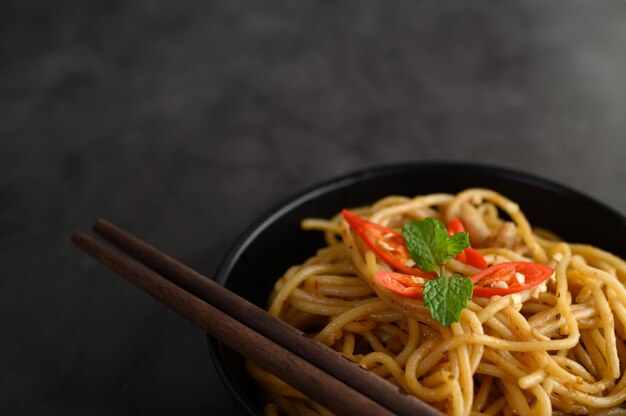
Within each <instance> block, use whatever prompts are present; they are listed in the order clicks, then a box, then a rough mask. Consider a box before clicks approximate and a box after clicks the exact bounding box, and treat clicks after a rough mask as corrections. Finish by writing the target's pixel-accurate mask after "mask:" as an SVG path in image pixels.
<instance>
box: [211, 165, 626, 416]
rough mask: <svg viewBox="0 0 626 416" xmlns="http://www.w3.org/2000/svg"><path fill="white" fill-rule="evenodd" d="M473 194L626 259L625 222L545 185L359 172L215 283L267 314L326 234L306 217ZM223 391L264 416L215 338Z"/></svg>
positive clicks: (250, 245)
mask: <svg viewBox="0 0 626 416" xmlns="http://www.w3.org/2000/svg"><path fill="white" fill-rule="evenodd" d="M470 187H483V188H490V189H493V190H496V191H498V192H500V193H502V194H503V195H505V196H506V197H508V198H510V199H512V200H513V201H515V202H517V203H519V204H520V207H521V208H522V210H523V211H524V213H525V214H526V215H527V217H528V219H529V221H530V222H531V224H533V225H534V226H541V227H543V228H546V229H549V230H551V231H554V232H556V233H557V234H558V235H560V236H561V237H563V238H564V239H566V240H568V241H573V242H581V243H588V244H592V245H595V246H598V247H601V248H603V249H605V250H608V251H611V252H613V253H614V254H616V255H619V256H621V257H626V245H625V244H624V243H623V237H622V236H623V235H624V233H625V232H626V218H624V216H622V215H620V214H619V213H617V212H615V211H614V210H612V209H610V208H608V207H606V206H605V205H602V204H601V203H599V202H597V201H595V200H593V199H591V198H589V197H587V196H585V195H582V194H580V193H579V192H576V191H573V190H571V189H568V188H566V187H564V186H561V185H558V184H555V183H553V182H550V181H546V180H544V179H540V178H537V177H534V176H530V175H526V174H523V173H519V172H515V171H511V170H507V169H501V168H495V167H487V166H478V165H470V164H458V163H415V164H404V165H394V166H386V167H380V168H375V169H370V170H366V171H361V172H357V173H354V174H350V175H347V176H343V177H340V178H338V179H335V180H332V181H329V182H326V183H323V184H321V185H318V186H316V187H314V188H311V189H309V190H307V191H305V192H303V193H301V194H300V195H297V196H296V197H294V198H292V199H290V200H288V201H286V202H284V203H283V204H281V205H279V206H278V207H277V208H276V209H275V210H273V211H271V212H270V213H268V214H266V215H265V216H263V217H262V218H261V219H260V220H259V221H258V222H257V223H256V224H254V225H253V226H252V227H251V228H250V229H248V230H247V231H246V232H245V233H244V234H243V236H242V237H241V238H240V239H239V240H238V242H237V243H236V244H235V245H234V246H233V247H232V249H231V250H230V252H229V253H228V255H227V256H226V257H225V259H224V260H223V262H222V264H221V265H220V267H219V269H218V271H217V274H216V280H217V281H218V282H219V283H220V284H222V285H224V286H226V287H227V288H228V289H230V290H232V291H233V292H235V293H238V294H239V295H241V296H243V297H244V298H246V299H248V300H250V301H251V302H253V303H255V304H256V305H258V306H260V307H262V308H265V306H266V302H267V298H268V295H269V293H270V291H271V288H272V286H273V284H274V282H275V280H276V279H277V278H278V277H280V276H282V274H283V273H284V272H285V270H286V269H287V268H288V267H290V266H291V265H294V264H298V263H300V262H302V261H303V260H305V259H306V258H308V257H310V256H312V255H313V254H314V253H315V251H316V250H317V249H318V248H320V247H321V246H322V245H323V244H324V241H323V238H322V233H319V232H314V231H303V230H301V229H300V225H299V224H300V221H301V220H302V219H303V218H306V217H321V218H326V217H330V216H332V215H333V214H335V213H337V212H338V211H340V210H341V209H342V208H346V207H353V206H358V205H365V204H370V203H372V202H374V201H376V200H377V199H379V198H381V197H383V196H386V195H391V194H397V195H407V196H413V195H419V194H427V193H434V192H448V193H456V192H458V191H461V190H463V189H466V188H470ZM209 344H210V347H211V351H212V353H213V358H214V362H215V364H216V367H217V369H218V371H219V372H220V375H221V377H222V379H223V380H224V383H225V384H226V386H227V387H228V389H229V390H230V392H231V393H232V394H233V396H234V397H235V400H236V401H237V402H239V403H240V404H241V406H242V407H243V409H245V411H247V412H248V413H249V414H251V415H258V414H262V411H261V409H262V407H261V401H260V398H259V388H258V387H257V385H256V384H255V382H254V380H252V379H251V378H250V377H249V376H248V374H247V373H246V370H245V368H244V360H243V358H242V357H241V356H240V355H238V354H237V353H235V352H234V351H232V350H231V349H230V348H228V347H226V346H224V345H222V344H220V343H219V342H217V341H216V340H215V339H213V338H212V337H209Z"/></svg>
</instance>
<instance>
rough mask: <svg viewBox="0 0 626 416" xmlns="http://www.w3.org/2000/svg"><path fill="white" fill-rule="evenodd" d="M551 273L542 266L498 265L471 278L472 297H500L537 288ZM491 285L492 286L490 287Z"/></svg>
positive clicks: (528, 264)
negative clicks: (502, 284)
mask: <svg viewBox="0 0 626 416" xmlns="http://www.w3.org/2000/svg"><path fill="white" fill-rule="evenodd" d="M517 273H519V275H517ZM552 273H554V270H553V269H552V268H551V267H548V266H545V265H543V264H537V263H527V262H520V261H514V262H507V263H499V264H496V265H495V266H491V267H489V268H488V269H486V270H483V271H482V272H480V273H477V274H475V275H474V276H472V282H473V283H474V296H476V297H480V298H489V297H491V296H494V295H500V296H502V295H508V294H510V293H515V292H520V291H522V290H526V289H530V288H532V287H535V286H537V285H538V284H539V283H541V282H543V281H544V280H546V279H547V278H548V277H550V276H551V275H552ZM518 276H519V277H520V280H522V281H521V282H520V280H518ZM521 276H523V279H522V278H521ZM497 282H504V283H506V284H507V286H508V287H496V286H495V285H496V284H497ZM492 285H494V286H493V287H492Z"/></svg>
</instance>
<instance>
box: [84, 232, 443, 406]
mask: <svg viewBox="0 0 626 416" xmlns="http://www.w3.org/2000/svg"><path fill="white" fill-rule="evenodd" d="M93 228H94V231H95V232H96V233H97V234H99V235H100V236H102V237H103V238H104V239H106V240H107V241H109V242H110V243H111V244H113V245H114V246H116V247H117V248H119V249H120V250H121V252H119V251H116V250H114V249H112V248H110V247H109V246H107V245H105V244H103V243H101V242H99V241H98V240H96V239H94V238H92V237H91V236H89V235H87V234H85V233H83V232H81V231H76V232H74V233H73V234H72V242H73V243H74V244H75V245H77V246H78V247H79V248H80V249H82V250H83V251H85V252H86V253H88V254H90V255H91V256H93V257H94V258H96V259H97V260H98V261H99V262H101V263H102V264H104V265H105V266H107V267H108V268H109V269H111V270H113V271H114V272H116V273H117V274H119V275H120V276H122V277H124V278H126V279H127V280H128V281H130V282H131V283H133V284H134V285H135V286H137V287H139V288H140V289H142V290H143V291H144V292H146V293H148V294H150V295H151V296H153V297H154V298H156V299H157V300H159V301H161V302H162V303H163V304H165V305H166V306H167V307H169V308H170V309H172V310H173V311H175V312H177V313H178V314H180V315H182V316H183V317H185V318H187V319H189V320H190V321H192V322H193V323H195V324H196V325H197V326H198V327H200V328H202V329H203V330H205V331H206V332H208V333H210V334H211V335H213V336H214V337H216V338H217V339H218V340H219V341H220V342H222V343H224V344H226V345H228V346H229V347H231V348H232V349H233V350H235V351H237V352H238V353H240V354H242V355H243V356H245V357H247V358H249V359H251V360H252V361H254V362H256V363H257V364H259V365H260V366H262V367H263V368H265V369H266V370H268V371H269V372H271V373H272V374H274V375H276V376H277V377H279V378H280V379H282V380H283V381H285V382H287V383H288V384H290V385H291V386H293V387H294V388H296V389H297V390H299V391H300V392H302V393H303V394H305V395H307V396H308V397H309V398H311V399H312V400H315V401H316V402H318V403H320V404H321V405H322V406H324V407H326V408H327V409H329V410H330V411H332V412H334V413H336V414H338V415H352V414H359V415H372V416H374V415H392V414H397V415H407V416H408V415H416V414H419V415H441V413H440V412H438V411H437V410H435V409H433V408H432V407H430V406H428V405H427V404H425V403H423V402H421V401H419V400H418V399H416V398H415V397H413V396H410V395H408V394H406V393H403V392H401V391H400V390H399V389H398V388H397V387H395V386H393V385H392V384H391V383H389V382H387V381H385V380H383V379H382V378H380V377H378V376H376V375H374V374H371V373H369V372H368V371H366V370H365V369H363V368H361V367H359V366H358V365H356V364H354V363H352V362H350V361H348V360H347V359H344V358H342V357H341V355H340V354H339V353H337V352H335V351H333V350H332V349H330V348H328V347H327V346H325V345H322V344H321V343H319V342H317V341H315V340H313V339H311V338H308V337H306V336H305V335H304V334H303V333H302V332H300V331H299V330H297V329H295V328H293V327H291V326H289V325H287V324H285V323H284V322H282V321H280V320H278V319H276V318H274V317H273V316H271V315H270V314H268V313H267V312H265V311H264V310H262V309H261V308H259V307H257V306H256V305H254V304H252V303H250V302H248V301H247V300H245V299H243V298H241V297H239V296H238V295H236V294H235V293H233V292H230V291H229V290H227V289H226V288H224V287H222V286H220V285H219V284H217V283H215V282H214V281H213V280H211V279H209V278H207V277H205V276H203V275H201V274H200V273H198V272H196V271H194V270H193V269H191V268H190V267H188V266H186V265H184V264H182V263H180V262H179V261H177V260H175V259H174V258H172V257H170V256H168V255H166V254H164V253H162V252H160V251H159V250H157V249H156V248H154V247H152V246H150V245H149V244H147V243H145V242H143V241H141V240H140V239H138V238H137V237H134V236H132V235H131V234H129V233H128V232H126V231H124V230H122V229H120V228H119V227H116V226H115V225H113V224H111V223H109V222H107V221H105V220H98V221H97V222H96V223H95V224H94V227H93ZM124 253H126V254H124Z"/></svg>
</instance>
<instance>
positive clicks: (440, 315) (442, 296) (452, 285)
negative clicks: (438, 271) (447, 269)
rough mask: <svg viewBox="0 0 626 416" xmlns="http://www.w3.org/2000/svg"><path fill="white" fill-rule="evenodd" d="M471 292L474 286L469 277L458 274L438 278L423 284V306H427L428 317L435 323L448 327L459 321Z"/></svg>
mask: <svg viewBox="0 0 626 416" xmlns="http://www.w3.org/2000/svg"><path fill="white" fill-rule="evenodd" d="M473 290H474V284H473V283H472V280H471V279H470V278H469V277H463V276H460V275H458V274H454V275H452V276H440V277H438V278H436V279H434V280H427V281H426V283H425V284H424V292H423V296H424V305H426V306H428V310H429V311H430V315H431V316H432V317H433V318H434V319H435V320H436V321H437V322H439V323H440V324H441V325H443V326H448V325H450V324H452V323H454V322H458V321H459V318H460V316H461V311H462V310H463V309H465V308H466V307H467V300H468V299H470V298H471V297H472V292H473Z"/></svg>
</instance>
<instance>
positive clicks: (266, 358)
mask: <svg viewBox="0 0 626 416" xmlns="http://www.w3.org/2000/svg"><path fill="white" fill-rule="evenodd" d="M72 241H73V242H74V244H76V245H77V246H78V247H80V248H81V249H82V250H83V251H85V252H86V253H88V254H90V255H92V256H93V257H95V258H96V259H97V260H98V261H100V262H101V263H103V264H104V265H105V266H107V267H109V268H110V269H111V270H113V271H114V272H116V273H117V274H119V275H121V276H123V277H125V278H126V279H127V280H128V281H130V282H131V283H133V284H135V285H136V286H137V287H139V288H140V289H142V290H143V291H144V292H147V293H148V294H150V295H152V296H153V297H155V298H156V299H157V300H159V301H161V302H162V303H163V304H165V305H166V306H168V307H169V308H171V309H173V310H174V311H176V312H177V313H179V314H180V315H182V316H184V317H185V318H187V319H189V320H190V321H192V322H193V323H195V324H196V325H197V326H199V327H200V328H202V329H203V330H205V331H207V332H209V333H211V334H212V335H213V336H215V337H216V338H218V339H219V340H220V341H221V342H223V343H224V344H226V345H228V346H229V347H231V348H233V349H234V350H235V351H237V352H239V353H240V354H242V355H244V356H246V357H248V358H250V359H251V360H253V361H255V362H256V363H258V364H259V365H261V366H262V367H264V368H266V369H267V370H268V371H270V372H272V373H273V374H275V375H276V376H278V377H279V378H281V379H282V380H284V381H286V382H287V383H289V384H291V385H292V386H294V387H295V388H296V389H298V390H300V391H301V392H303V393H305V394H306V395H308V396H309V397H311V398H312V399H313V400H316V401H317V402H318V403H320V404H322V405H323V406H325V407H327V408H328V409H329V410H331V411H333V412H335V413H337V414H339V415H349V414H353V412H357V413H358V414H363V415H369V416H376V415H384V416H391V415H393V413H392V412H390V411H389V410H387V409H385V408H384V407H382V406H381V405H380V404H378V403H376V402H374V401H373V400H371V399H369V398H367V397H365V396H363V395H362V394H360V393H358V392H356V391H355V390H354V389H352V388H350V387H349V386H346V385H345V384H343V383H341V382H340V381H338V380H336V379H335V378H333V377H331V376H329V375H328V374H326V373H325V372H324V371H322V370H320V369H319V368H317V367H315V366H313V365H311V364H310V363H308V362H307V361H305V360H303V359H301V358H300V357H298V356H297V355H295V354H292V353H291V352H289V351H287V350H286V349H284V348H282V347H280V346H279V345H277V344H276V343H274V342H272V341H270V340H269V339H267V338H266V337H264V336H263V335H261V334H259V333H257V332H256V331H254V330H252V329H250V328H249V327H247V326H246V325H243V324H242V323H240V322H238V321H236V320H235V319H233V318H231V317H229V316H228V315H226V314H224V313H222V312H221V311H219V310H218V309H216V308H214V307H213V306H211V305H209V304H207V303H206V302H204V301H202V300H200V299H198V298H196V297H195V296H193V295H191V294H190V293H189V292H187V291H185V290H183V289H181V288H179V287H178V286H176V285H175V284H173V283H172V282H169V281H168V280H167V279H165V278H163V276H161V275H159V274H158V273H155V272H154V271H152V270H150V269H149V268H148V267H146V266H145V265H143V264H141V263H139V262H137V261H135V260H133V259H131V258H129V257H126V256H124V255H122V254H120V253H117V252H115V251H113V250H112V249H110V248H109V247H107V246H105V245H104V244H102V243H100V242H98V241H97V240H94V239H93V238H92V237H90V236H88V235H86V234H84V233H82V232H80V231H79V232H75V233H74V234H73V235H72Z"/></svg>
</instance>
